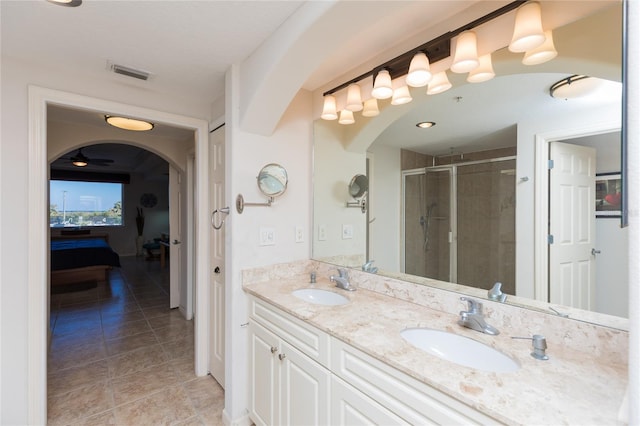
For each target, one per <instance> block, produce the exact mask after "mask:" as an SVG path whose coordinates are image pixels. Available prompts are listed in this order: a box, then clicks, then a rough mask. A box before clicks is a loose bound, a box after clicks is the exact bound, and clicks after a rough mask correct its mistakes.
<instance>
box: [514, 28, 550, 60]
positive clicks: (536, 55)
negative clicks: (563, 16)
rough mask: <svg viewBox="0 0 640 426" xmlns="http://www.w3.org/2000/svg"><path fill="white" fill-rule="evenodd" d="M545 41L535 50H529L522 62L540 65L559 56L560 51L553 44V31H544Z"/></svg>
mask: <svg viewBox="0 0 640 426" xmlns="http://www.w3.org/2000/svg"><path fill="white" fill-rule="evenodd" d="M544 37H545V39H544V43H542V44H541V45H540V46H538V47H536V48H535V49H533V50H528V51H527V52H525V54H524V58H522V63H523V64H525V65H538V64H543V63H545V62H547V61H550V60H552V59H553V58H555V57H556V56H558V51H557V50H556V47H555V46H554V44H553V32H552V31H551V30H547V31H545V32H544Z"/></svg>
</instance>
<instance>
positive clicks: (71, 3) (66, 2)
mask: <svg viewBox="0 0 640 426" xmlns="http://www.w3.org/2000/svg"><path fill="white" fill-rule="evenodd" d="M47 1H48V2H49V3H53V4H57V5H59V6H66V7H78V6H80V5H81V4H82V0H47Z"/></svg>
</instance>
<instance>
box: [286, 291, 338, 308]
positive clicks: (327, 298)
mask: <svg viewBox="0 0 640 426" xmlns="http://www.w3.org/2000/svg"><path fill="white" fill-rule="evenodd" d="M291 294H293V295H294V296H295V297H297V298H298V299H302V300H304V301H305V302H309V303H315V304H316V305H329V306H335V305H344V304H347V303H349V299H347V298H346V297H345V296H343V295H341V294H338V293H334V292H333V291H328V290H320V289H319V288H301V289H300V290H294V291H293V292H292V293H291Z"/></svg>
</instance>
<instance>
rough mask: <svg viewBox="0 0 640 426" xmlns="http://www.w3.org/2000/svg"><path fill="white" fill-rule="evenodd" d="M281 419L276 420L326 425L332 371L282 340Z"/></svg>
mask: <svg viewBox="0 0 640 426" xmlns="http://www.w3.org/2000/svg"><path fill="white" fill-rule="evenodd" d="M278 357H279V358H283V359H282V360H281V361H280V414H281V417H280V421H279V423H278V424H280V425H287V426H289V425H290V426H297V425H307V426H311V425H328V424H330V423H329V382H330V379H331V373H330V372H329V370H327V369H326V368H324V367H322V366H321V365H320V364H318V363H317V362H315V361H313V360H312V359H311V358H309V357H308V356H305V355H304V354H302V352H300V351H298V350H297V349H296V348H294V347H293V346H291V345H289V344H287V343H286V342H282V350H281V353H280V354H279V355H278Z"/></svg>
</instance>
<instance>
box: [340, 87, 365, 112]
mask: <svg viewBox="0 0 640 426" xmlns="http://www.w3.org/2000/svg"><path fill="white" fill-rule="evenodd" d="M344 108H345V109H348V110H349V111H353V112H355V111H362V95H361V91H360V86H358V85H357V84H355V83H354V84H350V85H349V87H348V88H347V106H345V107H344Z"/></svg>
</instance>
